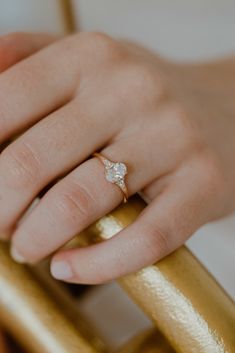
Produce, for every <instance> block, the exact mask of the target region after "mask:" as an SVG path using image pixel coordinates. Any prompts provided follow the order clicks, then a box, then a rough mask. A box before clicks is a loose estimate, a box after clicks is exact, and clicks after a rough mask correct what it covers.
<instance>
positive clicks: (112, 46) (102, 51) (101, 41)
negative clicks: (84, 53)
mask: <svg viewBox="0 0 235 353" xmlns="http://www.w3.org/2000/svg"><path fill="white" fill-rule="evenodd" d="M79 40H80V43H81V45H82V46H85V48H86V49H88V51H90V53H91V54H92V55H94V54H95V55H96V58H97V59H98V60H99V61H100V62H105V63H106V62H107V61H112V62H113V61H114V60H117V59H120V58H121V57H122V55H123V52H124V50H123V47H122V45H120V44H119V43H118V42H117V41H116V40H114V39H113V38H111V37H110V36H109V35H107V34H105V33H102V32H84V33H82V34H80V37H79Z"/></svg>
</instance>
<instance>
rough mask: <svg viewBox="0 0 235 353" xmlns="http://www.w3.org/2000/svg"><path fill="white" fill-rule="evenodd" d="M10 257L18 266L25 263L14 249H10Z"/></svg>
mask: <svg viewBox="0 0 235 353" xmlns="http://www.w3.org/2000/svg"><path fill="white" fill-rule="evenodd" d="M11 257H12V258H13V259H14V260H15V261H16V262H19V263H20V264H23V263H25V262H26V259H25V258H24V257H23V256H22V255H21V254H20V253H19V252H18V250H17V249H16V248H15V247H12V248H11Z"/></svg>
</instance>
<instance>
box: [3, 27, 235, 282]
mask: <svg viewBox="0 0 235 353" xmlns="http://www.w3.org/2000/svg"><path fill="white" fill-rule="evenodd" d="M8 38H9V37H8ZM39 38H40V40H39ZM11 40H12V41H13V42H14V35H13V36H12V37H11ZM3 41H4V39H3ZM19 41H20V43H24V48H27V49H25V50H24V51H23V52H20V51H19V50H18V51H17V42H19ZM53 41H54V43H52V42H53ZM49 43H51V44H49ZM13 47H14V48H15V49H14V50H13V51H12V48H13ZM42 47H44V48H42ZM2 48H4V44H2V43H0V51H2V50H3V49H2ZM20 48H22V45H21V46H20ZM30 48H31V51H30ZM4 51H5V52H6V53H7V52H9V54H6V55H8V57H11V59H10V60H8V64H4V65H3V64H2V65H3V68H6V67H8V66H9V65H11V64H13V63H14V62H16V61H19V60H21V59H22V58H25V57H26V56H28V55H29V54H31V53H32V52H34V55H31V56H28V57H27V58H25V59H24V60H23V61H21V62H18V63H17V64H16V65H14V66H12V67H11V68H8V70H6V71H4V72H3V73H2V74H1V75H0V87H1V90H0V112H1V113H0V129H1V134H0V143H4V142H6V141H7V140H8V139H9V138H11V137H13V136H14V135H15V134H17V133H19V132H23V131H24V132H23V133H22V134H21V135H20V137H18V138H17V139H16V140H14V142H12V143H11V144H9V145H8V146H7V147H6V148H5V149H4V150H3V152H2V154H1V156H0V231H1V233H2V234H5V237H6V236H7V237H10V238H11V241H12V255H13V256H14V258H15V259H16V260H18V261H21V262H28V263H34V262H37V261H39V260H40V259H42V258H44V257H45V256H47V255H49V254H51V253H52V252H54V251H55V250H57V249H59V247H61V246H62V245H63V244H65V243H66V242H67V241H69V240H70V239H71V238H72V237H73V236H74V235H75V234H77V233H78V232H80V231H82V230H83V229H84V228H86V227H87V226H89V225H90V224H91V223H92V222H94V221H95V220H97V219H98V218H100V217H102V216H103V215H105V214H107V213H108V212H110V211H111V210H112V209H113V208H115V207H116V206H117V205H118V204H119V203H120V202H121V201H122V198H123V195H122V192H121V191H120V189H119V188H118V187H117V186H115V185H113V184H111V183H109V182H108V181H107V180H106V179H105V177H104V167H103V165H102V163H101V162H100V161H99V160H98V159H97V158H89V157H90V156H91V154H92V153H93V152H95V151H97V150H101V151H102V154H103V155H104V156H106V157H107V158H109V159H110V160H113V161H122V162H124V163H126V164H127V166H128V170H129V173H128V175H127V186H128V190H129V193H130V195H131V194H134V193H136V192H139V191H142V194H143V196H144V197H145V199H146V200H147V201H148V203H149V205H148V206H147V207H146V209H145V210H144V211H143V213H142V214H141V215H140V216H139V218H138V219H137V220H136V221H135V222H134V223H133V224H131V225H130V226H128V227H127V228H126V229H124V230H123V231H121V232H120V233H119V234H117V235H116V236H115V237H113V238H112V239H110V240H107V241H105V242H103V243H99V244H96V245H93V246H90V247H87V248H81V249H73V250H66V251H65V250H60V251H58V252H57V253H56V254H55V255H54V256H53V258H52V265H51V266H52V268H51V270H52V274H53V275H54V276H55V277H57V278H59V279H63V280H66V281H69V282H77V283H100V282H105V281H108V280H110V279H113V278H116V277H119V276H122V275H125V274H127V273H130V272H133V271H136V270H138V269H140V268H142V267H144V266H146V265H149V264H151V263H154V262H156V261H158V260H159V259H161V258H162V257H164V256H165V255H167V254H168V253H170V252H172V251H173V250H174V249H176V248H177V247H179V246H180V245H181V244H183V243H184V242H185V241H186V239H187V238H188V237H189V236H190V235H191V234H193V233H194V232H195V230H196V229H198V228H199V227H200V226H201V225H203V224H204V223H206V222H208V221H211V220H213V219H216V218H218V217H221V216H224V215H226V214H228V213H229V212H232V211H233V210H234V208H235V198H234V196H235V190H234V185H235V183H234V177H235V167H234V163H233V159H234V152H235V142H234V132H235V119H234V110H235V104H234V97H233V94H234V88H235V87H234V86H235V77H234V76H235V75H234V74H232V71H231V70H229V68H234V64H233V61H232V60H231V62H230V61H228V62H223V61H221V62H218V63H212V64H204V65H183V64H182V65H180V64H175V63H171V62H168V61H166V60H163V59H161V58H159V57H157V56H156V55H155V54H153V53H150V52H148V51H147V50H145V49H143V48H141V47H138V46H136V45H133V44H130V43H126V42H119V41H116V40H113V39H112V38H110V37H108V36H106V35H104V34H99V33H80V34H75V35H72V36H69V37H66V38H64V39H60V40H55V38H52V37H51V36H48V37H43V38H42V37H40V35H36V37H34V35H28V37H27V35H18V37H17V40H16V42H15V46H11V47H7V48H6V47H5V49H4ZM0 65H1V64H0ZM233 72H234V69H233ZM58 178H60V180H59V181H58V182H57V183H56V184H55V185H53V186H52V187H50V188H49V185H52V184H51V183H52V182H53V181H55V180H57V179H58ZM45 187H48V191H47V192H46V194H45V195H44V196H43V197H42V199H41V200H40V202H39V203H38V204H37V205H36V206H35V207H34V208H33V210H32V211H31V212H30V213H29V214H28V215H27V216H26V217H25V218H24V219H22V218H21V217H22V215H23V214H24V212H25V210H27V208H28V207H29V206H30V204H31V202H32V201H33V200H34V199H35V197H36V196H37V195H38V194H39V193H40V191H41V190H42V189H44V188H45ZM19 221H20V222H19Z"/></svg>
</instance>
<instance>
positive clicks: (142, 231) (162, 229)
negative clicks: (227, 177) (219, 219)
mask: <svg viewBox="0 0 235 353" xmlns="http://www.w3.org/2000/svg"><path fill="white" fill-rule="evenodd" d="M193 170H194V172H195V169H193ZM195 174H197V172H195ZM189 177H190V178H189ZM176 179H177V180H175V182H174V183H173V184H172V185H170V186H169V187H168V188H167V190H165V192H163V193H162V194H161V195H160V196H159V197H158V198H156V199H155V200H154V201H153V202H152V203H151V204H150V205H149V206H147V208H146V209H145V210H144V211H143V213H142V214H141V215H140V216H139V217H138V219H137V220H136V221H135V222H134V223H133V224H132V225H130V226H128V227H127V228H125V229H124V230H122V231H121V232H120V233H118V234H117V235H116V236H114V237H113V238H111V239H109V240H107V241H105V242H103V243H99V244H96V245H92V246H89V247H86V248H80V249H73V250H66V251H60V252H59V253H58V254H56V255H55V256H54V257H53V259H52V263H51V272H52V275H53V276H54V277H55V278H57V279H61V280H65V281H68V282H74V283H89V284H97V283H103V282H107V281H109V280H111V279H114V278H117V277H120V276H123V275H126V274H128V273H132V272H135V271H138V270H140V269H141V268H143V267H145V266H147V265H150V264H152V263H154V262H156V261H158V260H159V259H161V258H162V257H164V256H166V255H167V254H169V253H170V252H172V251H173V250H175V249H176V248H177V247H179V246H180V245H181V244H183V242H184V241H185V240H186V239H187V238H188V237H189V236H190V235H191V234H192V233H193V232H194V231H195V230H196V229H197V228H198V227H199V226H200V225H201V224H203V223H204V222H206V221H208V218H209V212H210V211H209V210H210V205H209V204H208V199H210V197H208V187H207V186H206V188H205V178H204V177H203V178H202V179H201V180H203V181H200V182H199V179H198V174H197V177H196V176H195V175H192V173H191V172H190V173H186V175H184V177H183V178H182V180H180V177H179V178H176ZM210 192H212V190H210ZM213 202H214V200H213Z"/></svg>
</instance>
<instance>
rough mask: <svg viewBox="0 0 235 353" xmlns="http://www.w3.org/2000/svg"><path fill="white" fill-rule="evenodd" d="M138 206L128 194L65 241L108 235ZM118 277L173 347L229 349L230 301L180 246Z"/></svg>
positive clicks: (232, 345) (233, 348)
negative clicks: (125, 200) (95, 220)
mask: <svg viewBox="0 0 235 353" xmlns="http://www.w3.org/2000/svg"><path fill="white" fill-rule="evenodd" d="M144 207H145V203H144V201H142V200H141V199H140V197H138V196H135V197H133V198H132V199H130V200H129V202H128V203H127V204H126V205H122V206H120V207H119V208H118V209H116V210H114V211H113V212H112V213H111V214H109V215H107V216H106V217H103V218H102V219H100V220H99V221H98V222H96V223H95V224H94V225H92V226H91V227H89V228H88V229H87V230H86V232H84V233H83V235H82V236H81V237H78V238H77V240H74V241H73V243H71V244H70V246H74V245H75V244H76V242H77V244H78V243H79V244H80V245H81V244H82V245H88V244H90V243H94V242H97V241H101V239H102V240H105V239H108V238H110V237H111V236H113V235H114V234H115V233H117V232H118V231H120V230H121V229H123V228H124V227H125V226H127V225H128V224H129V223H131V222H132V221H134V219H135V218H136V217H137V216H138V215H139V213H140V212H141V210H143V208H144ZM118 282H119V283H120V285H121V286H122V287H123V288H124V289H125V290H126V291H127V292H128V293H129V295H130V296H131V297H132V298H133V299H134V300H135V301H136V302H137V303H138V304H139V305H140V307H141V308H142V309H143V310H144V311H145V312H146V314H147V315H148V316H149V317H150V318H151V319H152V321H153V322H154V323H155V324H156V326H157V327H158V328H159V330H160V331H161V332H162V333H163V334H164V335H165V337H166V338H167V339H168V340H169V342H170V343H171V345H172V347H173V348H174V349H175V350H176V351H177V352H181V353H235V305H234V302H233V301H232V300H231V298H230V297H229V296H228V295H227V294H226V293H225V292H224V290H223V289H222V288H221V287H220V286H219V284H218V283H217V282H216V281H215V279H214V278H213V277H212V276H211V275H210V274H209V273H208V272H207V271H206V269H205V268H204V267H203V266H202V265H201V264H200V263H199V261H198V260H197V259H196V258H195V257H194V256H193V255H192V253H191V252H190V251H189V250H188V249H187V248H186V247H182V248H181V249H179V250H177V251H175V252H174V253H173V254H171V255H169V256H167V257H166V258H164V259H163V260H162V261H159V262H158V263H157V264H155V265H152V266H149V267H147V268H145V269H143V270H141V271H140V272H138V273H135V274H132V275H129V276H126V277H124V278H121V279H120V280H119V281H118Z"/></svg>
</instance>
